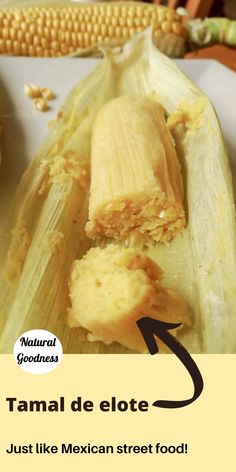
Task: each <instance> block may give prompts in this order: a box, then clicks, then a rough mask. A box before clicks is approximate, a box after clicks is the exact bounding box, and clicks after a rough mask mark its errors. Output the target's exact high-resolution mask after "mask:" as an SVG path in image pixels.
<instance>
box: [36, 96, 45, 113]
mask: <svg viewBox="0 0 236 472" xmlns="http://www.w3.org/2000/svg"><path fill="white" fill-rule="evenodd" d="M34 106H35V108H36V109H37V110H39V111H42V112H44V111H47V110H48V104H47V102H46V100H44V98H36V99H35V100H34Z"/></svg>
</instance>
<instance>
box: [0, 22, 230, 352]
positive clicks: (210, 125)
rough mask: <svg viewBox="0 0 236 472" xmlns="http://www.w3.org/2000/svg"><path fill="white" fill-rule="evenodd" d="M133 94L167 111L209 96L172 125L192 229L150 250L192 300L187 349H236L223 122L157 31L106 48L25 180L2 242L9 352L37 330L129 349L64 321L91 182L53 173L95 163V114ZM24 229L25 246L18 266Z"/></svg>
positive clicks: (67, 344) (71, 342) (90, 347)
mask: <svg viewBox="0 0 236 472" xmlns="http://www.w3.org/2000/svg"><path fill="white" fill-rule="evenodd" d="M125 94H132V95H133V94H137V95H144V96H148V97H151V98H153V99H155V100H158V102H159V103H160V104H161V105H162V106H163V107H164V109H165V112H166V114H167V115H168V116H170V115H172V114H173V113H174V112H175V111H176V109H178V108H179V107H180V106H181V104H182V103H183V102H189V103H193V104H194V103H197V102H198V101H199V100H203V102H204V107H203V109H202V112H201V113H200V114H199V117H198V120H197V121H196V123H195V125H194V126H189V127H188V126H183V125H179V126H177V127H176V128H175V131H174V137H175V142H176V149H177V153H178V156H179V158H180V161H181V164H182V172H183V178H184V187H185V207H186V211H187V227H186V229H185V230H184V232H183V233H182V234H180V235H179V236H176V237H175V238H174V239H173V240H172V241H171V242H170V243H169V244H168V245H162V244H156V245H155V246H154V247H153V248H152V249H148V250H147V252H148V255H149V256H150V257H152V258H153V259H154V260H155V261H156V262H157V263H158V264H159V265H160V266H161V268H162V269H163V270H164V281H163V284H164V285H165V286H166V287H168V288H172V289H176V290H178V292H179V293H180V294H181V295H182V296H183V298H184V299H185V301H186V302H187V304H188V307H189V310H190V312H191V316H192V327H191V328H190V329H189V328H188V329H186V330H182V331H181V332H180V333H179V339H180V340H181V342H182V343H183V344H184V345H185V347H186V348H187V349H188V350H189V351H190V352H192V353H198V352H201V353H233V352H236V336H235V332H236V315H235V307H236V251H235V249H236V238H235V217H234V205H233V194H232V184H231V174H230V169H229V163H228V159H227V153H226V149H225V145H224V141H223V138H222V134H221V130H220V126H219V123H218V120H217V117H216V114H215V111H214V109H213V107H212V105H211V103H210V101H209V100H208V99H207V97H205V96H204V95H203V93H202V92H201V91H200V89H198V87H196V86H195V85H194V84H193V83H192V82H191V81H190V80H189V79H187V78H186V77H185V75H184V74H183V73H182V72H180V70H179V69H178V68H177V66H176V65H175V64H174V63H173V62H172V61H171V60H170V59H168V58H167V57H165V56H163V55H162V54H161V53H160V52H159V51H157V50H156V49H155V48H154V46H153V44H152V41H151V31H150V30H147V31H146V32H145V33H140V34H138V35H137V36H135V37H134V38H133V39H132V40H131V41H130V42H129V43H127V45H126V46H125V48H124V50H123V51H122V52H120V53H115V52H113V53H112V52H110V51H107V52H105V57H104V59H103V60H102V61H101V63H100V64H99V65H98V66H97V68H96V69H95V71H94V72H93V73H92V74H90V75H89V77H86V78H85V79H84V80H83V81H81V83H80V84H79V85H78V86H77V87H76V88H75V89H74V90H73V91H72V92H71V93H70V95H69V97H68V99H67V100H66V102H65V104H64V107H63V109H62V114H61V118H60V119H59V120H58V121H57V122H55V124H54V125H53V126H52V128H51V130H50V131H49V134H48V137H47V139H46V141H45V142H44V143H43V145H42V147H41V149H40V150H39V151H38V153H37V155H36V156H35V158H34V160H33V161H32V164H31V165H30V167H29V169H28V170H27V172H26V174H25V175H24V176H23V179H22V181H21V183H20V186H19V189H18V191H17V193H16V197H15V202H14V205H13V209H12V212H11V213H10V215H9V224H8V227H7V229H6V231H5V234H4V236H3V237H2V238H1V240H2V244H3V248H4V249H3V251H2V252H3V253H4V255H6V253H7V250H8V258H6V257H5V261H4V260H3V261H2V274H1V278H0V287H1V306H0V313H1V339H0V345H1V351H2V352H10V351H11V349H12V346H13V344H14V341H15V339H16V338H17V337H18V336H19V334H20V333H22V332H24V331H26V330H28V329H34V328H41V329H48V330H50V331H52V332H54V333H55V334H56V335H57V336H58V337H59V338H60V340H61V342H62V344H63V348H64V352H68V353H72V352H127V351H126V350H125V349H124V348H122V347H121V346H119V345H114V344H113V345H111V346H110V347H106V346H105V345H103V344H102V343H92V344H90V343H88V342H87V340H86V336H85V333H84V332H83V331H82V330H80V329H69V328H68V327H67V325H66V317H67V316H66V312H67V309H68V307H69V299H68V290H67V282H68V280H69V277H70V270H71V263H72V261H73V260H74V259H78V258H80V257H82V255H83V254H84V253H85V252H86V250H87V249H88V248H89V247H90V246H91V244H92V243H91V241H89V240H88V239H87V237H86V235H85V232H84V226H85V223H86V220H87V209H88V193H89V185H87V186H86V185H81V182H80V181H78V179H77V177H73V178H70V179H67V180H65V181H64V180H63V179H58V180H57V179H54V180H52V181H50V179H49V181H48V180H47V177H46V175H47V172H48V165H52V164H53V162H54V161H55V157H57V156H64V155H66V153H67V152H68V151H71V150H74V151H76V152H77V155H79V156H81V159H82V161H83V163H86V165H88V168H89V159H90V139H91V127H92V123H93V120H94V117H95V115H96V112H97V110H98V109H99V108H100V107H101V105H102V104H103V103H105V102H106V101H108V100H109V99H111V98H112V97H115V96H119V95H125ZM41 161H44V164H41V165H40V162H41ZM45 161H46V164H45ZM45 181H46V184H44V182H45ZM40 191H41V194H40ZM22 228H24V229H25V231H26V233H27V234H26V233H24V231H22ZM12 229H14V231H13V235H12V234H11V230H12ZM19 229H21V231H20V232H19ZM19 234H20V236H19ZM16 235H18V240H17V244H16V246H17V248H19V247H20V248H21V252H20V257H19V253H18V260H17V265H16V266H14V257H17V250H16V249H15V248H14V238H16ZM26 235H27V237H26ZM15 242H16V240H15ZM25 242H27V244H28V246H27V247H26V250H25V252H24V247H25V246H24V243H25ZM9 244H11V249H12V252H10V256H11V257H10V263H9ZM22 248H23V249H22ZM14 251H15V252H14ZM12 262H13V265H12V264H11V263H12ZM9 264H10V265H9ZM91 296H92V294H91Z"/></svg>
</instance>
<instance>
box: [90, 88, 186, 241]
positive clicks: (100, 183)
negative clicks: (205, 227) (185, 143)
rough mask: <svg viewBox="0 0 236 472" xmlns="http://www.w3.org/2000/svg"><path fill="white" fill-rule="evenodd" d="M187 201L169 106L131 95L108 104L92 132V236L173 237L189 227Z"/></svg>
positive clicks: (151, 239)
mask: <svg viewBox="0 0 236 472" xmlns="http://www.w3.org/2000/svg"><path fill="white" fill-rule="evenodd" d="M182 201H183V183H182V177H181V172H180V164H179V162H178V159H177V155H176V152H175V146H174V141H173V138H172V136H171V134H170V131H169V130H168V128H167V125H166V122H165V115H164V110H163V108H162V107H161V106H160V105H159V104H158V103H157V102H155V101H153V100H150V99H148V98H145V97H141V96H131V95H129V96H122V97H119V98H116V99H113V100H111V101H110V102H109V103H107V104H105V105H104V106H103V107H102V109H101V110H100V111H99V113H98V115H97V117H96V119H95V123H94V127H93V133H92V151H91V193H90V202H89V222H88V224H87V227H86V230H87V234H88V235H89V237H91V238H96V237H102V236H106V237H108V238H114V239H117V240H125V239H129V238H130V237H135V238H136V239H138V240H140V241H142V242H143V244H146V245H149V244H150V243H151V242H154V241H162V242H166V241H169V240H170V239H172V238H173V236H175V234H176V233H177V232H179V231H180V230H181V229H183V227H184V226H185V214H184V209H183V203H182Z"/></svg>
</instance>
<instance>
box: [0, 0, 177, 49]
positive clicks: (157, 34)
mask: <svg viewBox="0 0 236 472" xmlns="http://www.w3.org/2000/svg"><path fill="white" fill-rule="evenodd" d="M26 5H27V4H26ZM148 26H152V28H153V41H154V44H155V46H156V47H157V48H158V49H160V51H162V52H163V53H165V54H166V55H168V56H170V57H182V56H183V55H184V52H185V37H186V31H185V27H184V25H183V23H182V18H181V16H179V15H178V14H177V13H176V11H175V10H173V9H170V8H167V7H164V6H160V5H151V4H147V3H142V2H111V3H87V4H86V3H84V4H80V3H68V2H67V3H65V4H63V3H59V4H58V5H57V4H56V3H53V4H52V5H51V6H48V5H47V6H44V5H43V4H40V3H39V5H38V6H37V5H32V6H22V7H18V8H17V7H15V8H14V7H12V8H2V9H1V10H0V54H10V55H19V56H32V57H34V56H37V57H59V56H66V55H71V54H86V55H89V54H90V55H92V54H97V48H98V47H99V46H105V47H109V48H111V47H116V46H118V47H120V46H123V45H124V44H125V43H126V42H127V41H128V39H130V38H131V37H132V36H133V35H134V34H135V33H138V32H140V31H143V30H144V29H145V28H147V27H148Z"/></svg>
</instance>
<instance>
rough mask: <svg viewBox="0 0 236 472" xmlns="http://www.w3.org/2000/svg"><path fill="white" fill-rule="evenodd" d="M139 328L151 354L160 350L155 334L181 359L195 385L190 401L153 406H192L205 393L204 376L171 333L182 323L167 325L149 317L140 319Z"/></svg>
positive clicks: (160, 402)
mask: <svg viewBox="0 0 236 472" xmlns="http://www.w3.org/2000/svg"><path fill="white" fill-rule="evenodd" d="M136 323H137V325H138V328H139V330H140V331H141V334H142V336H143V339H144V341H145V343H146V345H147V348H148V350H149V352H150V354H152V355H153V354H156V353H157V352H158V351H159V349H158V345H157V343H156V340H155V338H154V334H155V335H156V336H158V338H160V339H161V340H162V341H163V343H165V344H166V346H168V348H169V349H170V350H171V351H172V352H173V353H174V354H175V355H176V356H177V357H178V358H179V360H180V361H181V362H182V363H183V364H184V366H185V367H186V369H187V371H188V373H189V374H190V376H191V378H192V381H193V385H194V394H193V396H192V397H191V398H189V399H188V400H176V401H175V400H157V401H155V402H154V403H153V406H157V407H160V408H181V407H183V406H187V405H190V403H193V402H194V401H195V400H197V398H198V397H199V396H200V395H201V393H202V391H203V385H204V384H203V378H202V375H201V373H200V371H199V369H198V367H197V365H196V363H195V362H194V360H193V358H192V357H191V356H190V354H189V353H188V351H187V350H186V349H185V348H184V346H183V345H182V344H181V343H180V342H179V341H178V339H176V338H175V337H174V336H172V334H170V333H169V331H168V330H169V329H176V328H178V327H179V326H181V324H182V323H165V322H164V321H159V320H155V319H154V318H150V317H148V316H146V317H144V318H140V319H139V320H138V321H137V322H136Z"/></svg>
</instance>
